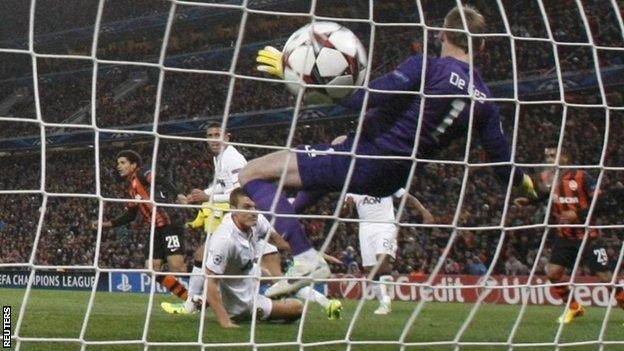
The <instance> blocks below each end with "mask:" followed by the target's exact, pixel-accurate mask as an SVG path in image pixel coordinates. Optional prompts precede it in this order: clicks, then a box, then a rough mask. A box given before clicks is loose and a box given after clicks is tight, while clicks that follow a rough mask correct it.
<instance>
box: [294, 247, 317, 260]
mask: <svg viewBox="0 0 624 351" xmlns="http://www.w3.org/2000/svg"><path fill="white" fill-rule="evenodd" d="M319 256H320V254H319V252H318V251H316V250H315V249H313V248H310V249H308V250H306V251H304V252H302V253H300V254H297V255H294V257H293V258H294V259H295V261H306V262H316V261H318V259H319Z"/></svg>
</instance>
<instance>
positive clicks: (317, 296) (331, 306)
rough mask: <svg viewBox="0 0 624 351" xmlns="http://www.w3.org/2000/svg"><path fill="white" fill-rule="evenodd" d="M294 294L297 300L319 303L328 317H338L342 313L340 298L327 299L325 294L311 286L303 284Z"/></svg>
mask: <svg viewBox="0 0 624 351" xmlns="http://www.w3.org/2000/svg"><path fill="white" fill-rule="evenodd" d="M295 296H296V297H297V298H298V299H299V300H302V301H305V300H310V301H312V302H316V303H317V304H319V305H320V306H321V307H323V308H324V309H325V313H326V314H327V318H328V319H330V320H336V319H340V315H341V314H342V302H340V300H336V299H328V298H327V296H325V295H323V294H321V293H320V292H319V291H317V290H316V289H314V287H312V286H305V287H303V288H301V289H299V291H297V293H296V294H295Z"/></svg>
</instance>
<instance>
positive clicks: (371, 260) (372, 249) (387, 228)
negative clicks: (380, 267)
mask: <svg viewBox="0 0 624 351" xmlns="http://www.w3.org/2000/svg"><path fill="white" fill-rule="evenodd" d="M359 237H360V254H361V255H362V266H364V267H371V266H374V265H376V264H377V255H383V254H385V255H388V256H390V257H392V258H395V257H396V250H397V228H396V226H394V225H386V224H378V223H374V224H368V225H360V234H359Z"/></svg>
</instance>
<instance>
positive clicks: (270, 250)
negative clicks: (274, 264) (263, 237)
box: [262, 243, 279, 256]
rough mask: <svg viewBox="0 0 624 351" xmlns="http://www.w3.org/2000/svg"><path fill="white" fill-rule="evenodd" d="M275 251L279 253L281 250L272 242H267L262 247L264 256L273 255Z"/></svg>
mask: <svg viewBox="0 0 624 351" xmlns="http://www.w3.org/2000/svg"><path fill="white" fill-rule="evenodd" d="M275 253H279V250H277V246H275V245H273V244H271V243H266V244H265V245H264V248H263V249H262V256H266V255H271V254H275Z"/></svg>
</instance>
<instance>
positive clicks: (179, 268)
mask: <svg viewBox="0 0 624 351" xmlns="http://www.w3.org/2000/svg"><path fill="white" fill-rule="evenodd" d="M117 171H118V172H119V175H120V176H121V177H123V178H126V179H127V180H128V195H129V197H130V199H134V200H149V199H150V194H149V191H150V183H151V182H152V178H153V176H152V172H151V171H149V170H148V171H145V172H144V171H142V170H141V156H140V155H139V154H138V153H136V152H135V151H132V150H123V151H121V152H119V153H118V154H117ZM152 207H153V205H152V204H149V203H139V202H128V204H127V209H126V212H124V214H122V215H121V216H120V217H118V218H115V219H113V220H111V221H103V222H102V229H105V228H115V227H119V226H122V225H126V224H129V223H130V222H132V221H133V220H134V219H135V218H136V216H137V214H138V213H141V216H143V222H144V223H145V224H147V225H151V223H152ZM155 215H156V218H155V222H156V223H155V226H156V228H155V231H154V253H153V257H152V265H153V267H154V270H155V271H162V266H163V261H164V260H165V259H166V260H167V265H168V266H169V270H170V271H172V272H186V263H185V262H184V237H183V234H184V229H183V228H181V227H180V226H178V225H176V224H173V223H172V221H171V218H170V217H169V215H168V214H167V212H165V210H164V209H162V208H157V209H156V212H155ZM92 225H93V226H94V227H95V228H97V221H94V222H93V223H92ZM149 249H150V245H149V244H147V245H145V257H146V261H145V267H148V266H149V259H150V256H149ZM156 281H157V282H158V283H160V284H161V285H163V286H164V287H166V288H167V289H169V290H170V291H171V292H172V293H174V294H175V295H176V296H178V297H179V298H181V299H183V300H186V298H187V297H188V295H187V290H186V288H185V287H184V285H182V284H181V283H180V282H179V281H178V280H177V279H176V278H175V277H174V276H171V275H158V276H157V277H156Z"/></svg>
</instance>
